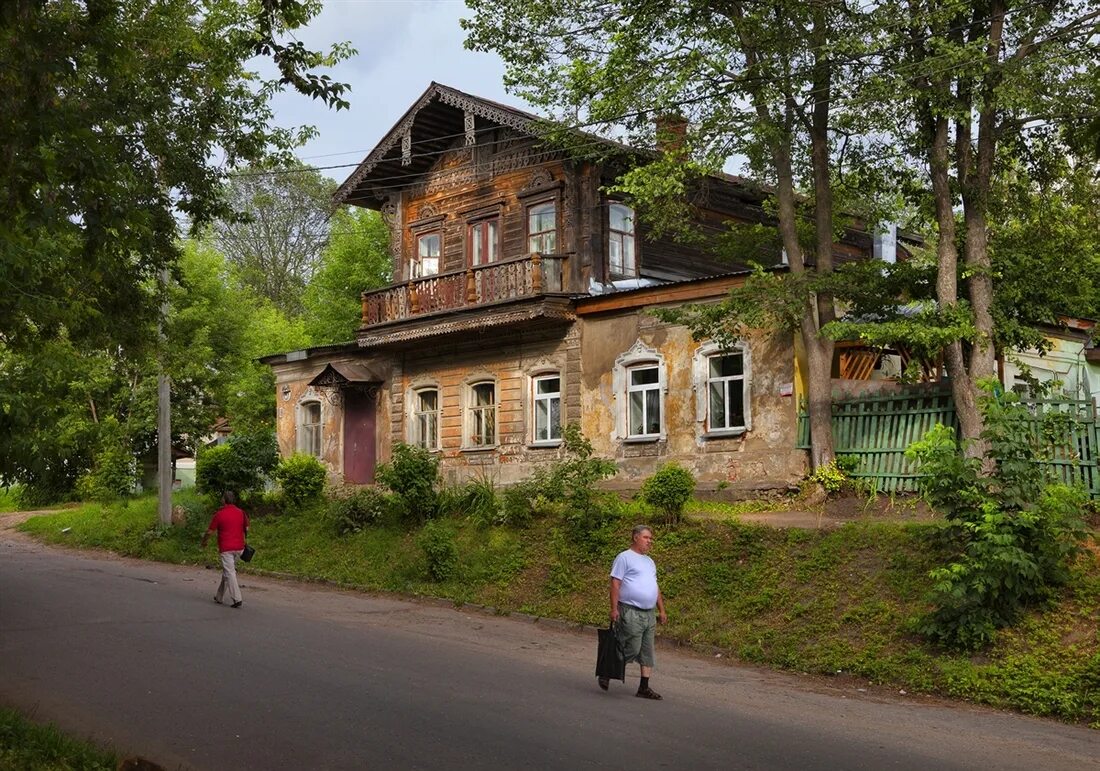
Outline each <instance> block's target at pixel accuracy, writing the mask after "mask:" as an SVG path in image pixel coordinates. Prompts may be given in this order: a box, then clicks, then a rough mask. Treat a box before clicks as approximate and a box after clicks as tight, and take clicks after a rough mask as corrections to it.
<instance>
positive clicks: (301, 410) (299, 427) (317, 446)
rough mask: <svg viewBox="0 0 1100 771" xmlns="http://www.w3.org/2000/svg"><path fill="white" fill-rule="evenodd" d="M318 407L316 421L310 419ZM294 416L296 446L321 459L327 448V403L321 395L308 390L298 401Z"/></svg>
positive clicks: (301, 450) (299, 450) (300, 450)
mask: <svg viewBox="0 0 1100 771" xmlns="http://www.w3.org/2000/svg"><path fill="white" fill-rule="evenodd" d="M314 408H316V414H317V420H316V422H314V421H312V420H309V421H307V419H308V418H310V417H311V416H312V413H313V411H314ZM295 412H296V414H295V416H294V446H295V448H296V449H297V450H298V452H304V453H306V454H307V455H312V456H313V457H315V458H318V459H320V458H321V457H322V455H323V453H324V449H325V404H324V402H323V401H322V400H321V398H320V397H319V396H317V395H316V394H314V393H312V392H307V394H306V395H305V396H303V397H302V399H301V400H300V401H299V402H298V405H297V407H296V410H295Z"/></svg>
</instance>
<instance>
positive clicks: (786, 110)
mask: <svg viewBox="0 0 1100 771" xmlns="http://www.w3.org/2000/svg"><path fill="white" fill-rule="evenodd" d="M469 5H470V7H471V8H472V9H473V11H474V18H473V19H471V20H467V21H465V22H464V25H465V26H466V29H467V31H468V33H469V37H468V39H467V45H468V46H469V47H472V48H475V49H479V50H494V51H496V52H497V53H499V54H500V55H501V56H502V57H503V58H504V60H505V62H506V64H507V66H508V72H507V81H508V84H509V85H510V86H511V87H512V88H514V89H515V90H517V91H519V92H520V93H522V94H523V96H524V97H526V98H527V99H528V100H529V101H531V102H532V103H533V104H537V105H539V106H541V107H544V108H549V109H551V110H552V111H553V112H555V113H556V114H557V115H558V117H559V118H561V119H563V120H566V121H575V120H577V118H578V116H579V118H580V119H581V120H585V121H586V123H589V124H599V125H604V126H607V125H620V124H621V125H623V126H625V128H626V129H627V131H628V132H629V133H630V135H631V137H632V138H633V139H634V140H635V141H636V142H640V143H652V142H653V140H654V139H657V140H662V139H668V137H667V136H656V133H657V132H656V130H655V129H654V127H653V120H652V118H653V117H654V116H668V115H675V116H679V117H680V118H681V119H682V121H683V123H684V124H686V126H687V130H686V133H684V135H683V142H682V143H681V144H672V143H669V142H663V143H662V144H664V147H665V151H664V153H663V157H662V158H661V159H660V160H658V161H657V162H655V163H652V164H649V165H648V166H643V167H641V168H637V169H634V170H632V171H630V172H629V173H627V174H626V175H625V176H624V177H623V179H622V180H621V181H620V183H619V184H618V186H617V189H618V190H620V191H622V192H625V193H627V194H629V195H631V196H633V198H634V200H635V201H636V202H637V203H638V204H639V208H640V211H641V214H642V216H643V217H648V218H649V219H650V220H651V222H654V223H656V224H658V225H661V224H664V223H667V222H669V221H670V220H675V219H681V220H682V219H683V218H682V217H678V216H677V214H676V212H677V209H676V207H677V205H679V206H681V207H682V206H683V201H684V199H685V196H687V197H690V194H691V192H692V185H691V180H692V178H693V177H694V178H696V179H697V178H698V177H699V176H700V175H702V174H704V173H706V172H713V171H717V170H720V169H721V168H722V166H723V165H724V164H725V162H726V161H727V159H728V158H730V157H731V156H732V155H735V154H743V155H745V156H747V157H748V159H749V165H750V167H751V169H752V170H753V171H754V173H755V174H756V176H758V177H759V178H760V179H761V180H762V181H764V182H767V183H770V184H771V185H772V189H771V191H770V200H771V203H770V205H771V207H772V208H771V213H772V215H773V221H772V225H773V227H777V229H778V233H777V237H773V238H772V243H773V245H772V248H771V250H770V254H768V255H767V256H766V258H762V257H761V256H760V255H757V259H758V261H761V262H765V261H766V262H767V264H769V265H775V264H777V263H778V262H779V261H780V258H781V255H785V256H786V259H787V262H788V264H789V265H790V271H791V274H792V277H793V279H794V281H793V282H791V284H792V287H796V288H798V289H799V290H800V291H801V294H800V295H799V300H798V306H797V312H796V316H795V317H794V322H795V323H794V326H795V328H797V329H798V331H799V333H800V336H801V342H802V347H803V349H804V351H805V358H806V363H807V372H808V391H809V394H808V396H809V411H810V423H811V435H812V443H813V448H812V452H811V455H812V460H813V463H814V465H815V466H816V465H821V464H824V463H828V462H829V461H830V460H832V457H833V447H832V425H831V410H830V404H831V378H830V375H831V366H832V357H833V342H832V340H831V339H830V338H828V337H827V336H824V335H822V334H821V329H822V328H823V327H824V326H825V325H827V324H828V323H829V322H830V321H832V320H833V318H834V317H835V305H834V300H833V297H832V296H831V295H830V294H829V293H828V291H827V285H825V284H821V285H819V286H818V289H819V290H820V291H816V292H812V291H810V287H811V286H812V282H810V281H808V280H807V279H808V277H807V275H806V274H807V273H809V272H811V271H812V272H814V273H816V274H819V275H826V274H829V273H830V272H831V271H832V269H833V243H834V239H835V238H836V234H837V228H838V226H839V222H838V217H837V216H836V214H837V210H836V206H835V200H836V199H837V195H836V193H837V191H836V186H837V183H838V180H842V179H843V169H844V163H845V158H846V157H847V158H852V157H856V158H858V157H861V156H864V155H865V154H866V153H865V152H864V151H865V150H866V149H867V148H868V147H870V146H872V145H873V144H874V142H873V141H872V140H865V139H864V138H866V137H869V136H873V132H872V131H871V128H872V125H871V124H870V123H869V122H868V121H869V119H871V118H873V117H874V113H871V112H867V111H864V110H848V109H844V110H842V109H838V107H837V105H840V104H843V103H844V100H845V99H846V98H847V97H848V96H849V95H850V94H851V93H852V92H853V91H854V90H855V89H856V88H857V87H858V85H859V84H860V82H861V80H862V77H863V73H864V70H863V63H862V58H861V57H862V54H863V47H864V46H865V45H866V44H867V40H868V34H867V31H866V25H867V24H868V23H869V16H868V15H867V14H866V13H865V11H864V10H863V8H862V6H860V5H859V4H857V3H849V2H838V3H803V2H794V1H793V0H788V1H783V0H781V1H780V2H776V3H768V4H760V3H755V2H739V1H737V0H722V1H721V2H714V1H713V0H687V1H686V2H679V3H668V2H662V1H660V0H629V1H628V0H616V1H615V2H603V1H602V0H576V1H575V2H571V3H568V4H566V5H565V6H564V8H563V7H562V4H561V3H560V2H554V1H553V0H470V2H469ZM845 139H847V140H848V141H844V140H845ZM845 153H848V155H847V156H846V155H845ZM841 187H843V184H841ZM803 189H804V190H807V191H808V192H807V193H806V194H805V195H804V196H803V195H801V194H800V191H801V190H803ZM845 198H846V196H845V195H841V196H840V199H841V200H844V199H845ZM677 200H678V201H680V203H679V204H677V203H676V201H677ZM662 211H663V212H664V214H662ZM669 211H672V212H674V214H673V215H672V216H668V212H669ZM773 232H774V231H773ZM728 309H732V307H730V308H728Z"/></svg>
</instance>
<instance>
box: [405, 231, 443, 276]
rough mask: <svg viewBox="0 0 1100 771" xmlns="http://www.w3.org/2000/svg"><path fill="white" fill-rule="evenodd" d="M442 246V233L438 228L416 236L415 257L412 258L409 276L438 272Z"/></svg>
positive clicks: (430, 274) (428, 274)
mask: <svg viewBox="0 0 1100 771" xmlns="http://www.w3.org/2000/svg"><path fill="white" fill-rule="evenodd" d="M442 247H443V234H442V233H440V232H439V231H438V230H436V231H433V232H431V233H422V234H420V235H418V236H417V237H416V257H415V258H414V260H413V264H412V270H411V271H410V276H409V277H410V278H423V277H424V276H434V275H436V274H437V273H439V259H440V254H441V253H442Z"/></svg>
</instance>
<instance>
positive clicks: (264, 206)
mask: <svg viewBox="0 0 1100 771" xmlns="http://www.w3.org/2000/svg"><path fill="white" fill-rule="evenodd" d="M335 187H336V185H335V183H334V182H333V181H332V180H330V179H328V178H326V177H325V176H324V175H322V174H321V173H320V172H318V171H316V170H314V169H311V168H309V167H307V166H305V165H303V164H301V163H292V164H290V165H287V166H284V167H282V168H271V167H270V165H264V164H261V165H257V166H252V167H249V168H248V169H245V170H243V171H241V172H239V173H237V174H234V175H233V176H232V177H231V178H230V180H229V185H228V191H227V196H226V197H227V200H228V203H229V204H230V206H231V207H232V210H233V212H234V214H233V215H232V216H231V217H228V218H224V219H220V220H218V221H217V222H216V223H215V225H214V241H215V243H216V244H217V247H218V249H219V250H221V252H222V253H223V254H224V255H225V256H226V257H227V258H228V259H229V262H230V263H231V264H232V265H233V266H234V268H235V269H236V271H237V274H238V276H239V278H240V280H241V281H242V282H243V283H244V284H245V285H246V286H248V287H249V288H251V289H252V290H253V291H254V292H255V293H256V294H258V295H260V296H261V297H266V298H267V299H269V300H271V302H273V303H274V304H275V305H276V306H278V307H279V308H281V309H282V310H283V311H285V312H287V313H289V314H291V315H297V314H298V313H300V312H301V310H302V306H301V301H302V293H303V291H305V288H306V286H307V285H308V284H309V282H310V279H311V278H312V277H313V273H314V270H315V269H316V267H317V263H318V261H319V260H320V257H321V253H322V251H323V250H324V248H325V243H326V242H327V240H328V235H329V217H330V215H331V214H332V204H331V203H330V198H331V196H332V191H333V189H335Z"/></svg>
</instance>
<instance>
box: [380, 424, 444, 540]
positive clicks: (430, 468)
mask: <svg viewBox="0 0 1100 771" xmlns="http://www.w3.org/2000/svg"><path fill="white" fill-rule="evenodd" d="M375 476H376V478H377V479H378V482H379V483H380V484H383V485H385V486H386V487H388V488H389V489H390V490H392V491H393V492H394V493H395V494H396V495H397V497H398V499H399V500H400V513H401V515H402V518H403V519H406V520H407V521H409V522H410V523H414V524H415V523H420V522H424V521H426V520H428V519H431V518H432V517H434V516H436V514H438V513H439V496H438V493H437V492H436V489H435V486H436V481H437V480H438V478H439V459H438V458H436V457H435V456H434V455H432V454H431V453H430V452H428V451H427V450H425V449H424V448H422V447H414V446H413V445H411V444H404V443H403V442H398V443H397V444H395V445H394V447H393V460H391V461H390V462H389V463H381V464H379V466H378V469H377V471H376V472H375Z"/></svg>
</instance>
